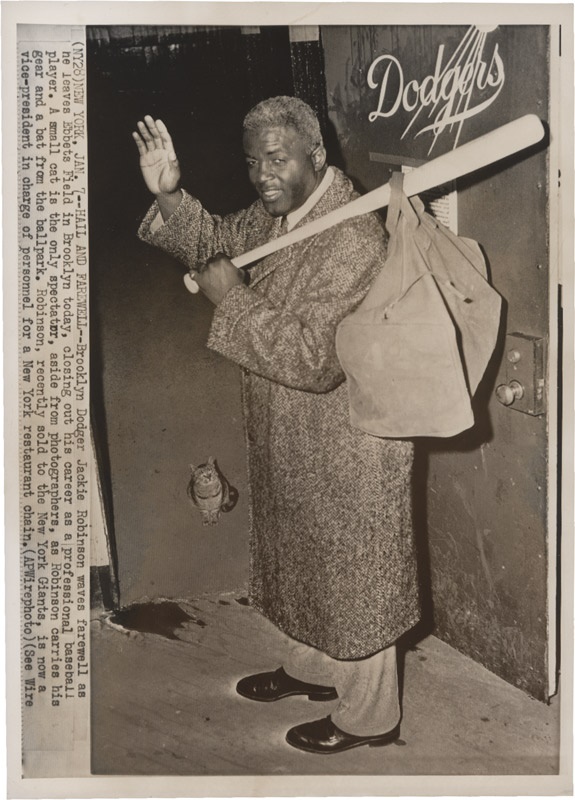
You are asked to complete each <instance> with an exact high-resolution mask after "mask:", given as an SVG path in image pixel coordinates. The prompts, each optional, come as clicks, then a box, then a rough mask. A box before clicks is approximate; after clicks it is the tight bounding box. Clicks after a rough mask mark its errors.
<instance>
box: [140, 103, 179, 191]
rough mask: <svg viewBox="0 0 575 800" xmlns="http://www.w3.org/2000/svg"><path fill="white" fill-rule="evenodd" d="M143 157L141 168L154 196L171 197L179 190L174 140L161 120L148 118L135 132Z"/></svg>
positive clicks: (145, 118)
mask: <svg viewBox="0 0 575 800" xmlns="http://www.w3.org/2000/svg"><path fill="white" fill-rule="evenodd" d="M132 136H133V138H134V141H135V142H136V145H137V146H138V152H139V154H140V169H141V170H142V175H143V178H144V181H145V182H146V186H147V187H148V189H149V190H150V192H152V194H154V195H156V196H158V195H171V194H173V193H174V192H177V191H178V189H179V187H180V177H181V173H180V166H179V164H178V158H177V156H176V152H175V150H174V145H173V143H172V137H171V136H170V134H169V133H168V129H167V128H166V126H165V125H164V123H163V122H162V120H161V119H157V120H154V119H153V118H152V117H150V116H149V115H146V116H145V117H144V121H143V122H141V121H140V122H138V130H137V131H134V132H133V133H132Z"/></svg>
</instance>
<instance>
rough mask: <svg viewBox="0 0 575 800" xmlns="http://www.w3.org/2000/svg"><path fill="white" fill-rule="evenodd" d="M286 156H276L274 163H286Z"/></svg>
mask: <svg viewBox="0 0 575 800" xmlns="http://www.w3.org/2000/svg"><path fill="white" fill-rule="evenodd" d="M285 163H286V161H285V158H274V164H285Z"/></svg>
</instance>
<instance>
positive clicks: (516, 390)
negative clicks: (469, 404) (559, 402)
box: [495, 333, 547, 417]
mask: <svg viewBox="0 0 575 800" xmlns="http://www.w3.org/2000/svg"><path fill="white" fill-rule="evenodd" d="M545 344H546V342H545V339H543V338H541V337H537V336H528V335H526V334H524V333H509V334H507V336H506V337H505V356H504V360H503V364H502V365H501V370H502V372H503V371H504V375H505V382H503V383H500V384H499V385H498V386H497V388H496V390H495V396H496V397H497V400H498V401H499V402H500V403H501V404H502V405H504V406H507V407H508V408H511V409H513V410H514V411H522V412H523V413H524V414H531V415H532V416H535V417H538V416H540V415H541V414H544V413H545V411H546V399H547V392H546V385H545V383H546V379H545V375H546V347H545Z"/></svg>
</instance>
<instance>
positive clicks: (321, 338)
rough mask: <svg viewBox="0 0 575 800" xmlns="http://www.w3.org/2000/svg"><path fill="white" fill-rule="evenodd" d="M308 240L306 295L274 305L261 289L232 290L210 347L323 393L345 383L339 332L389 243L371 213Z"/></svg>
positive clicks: (273, 376) (274, 378)
mask: <svg viewBox="0 0 575 800" xmlns="http://www.w3.org/2000/svg"><path fill="white" fill-rule="evenodd" d="M310 242H311V244H310V245H309V246H308V247H306V248H305V249H304V252H303V254H302V255H301V256H300V255H299V254H298V257H302V258H306V259H310V263H312V264H313V269H311V270H309V274H310V279H309V282H308V285H307V288H306V289H305V291H303V292H300V293H299V294H298V295H297V297H296V298H295V299H294V298H290V299H289V301H287V302H281V301H280V302H278V303H274V302H271V301H270V300H269V299H268V298H266V297H265V296H264V295H263V294H262V293H260V292H258V290H257V286H256V287H254V288H253V289H250V288H249V287H247V286H236V287H234V288H232V289H230V290H229V291H228V293H227V294H226V295H225V297H224V299H223V301H222V302H221V303H220V305H219V306H218V307H217V308H216V310H215V312H214V318H213V322H212V326H211V329H210V335H209V338H208V347H210V348H212V349H213V350H216V351H217V352H219V353H220V354H221V355H223V356H225V357H226V358H229V359H231V360H232V361H235V362H236V363H237V364H239V365H240V366H242V367H245V368H247V369H249V370H250V371H251V372H254V373H256V374H258V375H260V376H262V377H264V378H267V379H269V380H271V381H275V382H276V383H280V384H282V385H284V386H288V387H291V388H294V389H299V390H302V391H309V392H316V393H321V392H328V391H331V390H332V389H335V388H336V387H337V386H338V385H339V384H340V383H342V382H343V380H344V378H345V376H344V373H343V371H342V369H341V367H340V364H339V361H338V359H337V355H336V350H335V332H336V328H337V326H338V324H339V322H340V321H341V320H342V319H343V318H344V317H345V316H346V315H347V314H348V313H349V312H350V311H352V310H353V309H354V308H356V306H357V305H358V304H359V303H360V302H361V300H362V299H363V297H364V296H365V294H366V293H367V290H368V288H369V285H370V283H371V282H372V280H373V279H374V278H375V276H376V275H377V273H378V272H379V270H380V269H381V267H382V266H383V262H384V259H385V243H384V241H383V233H382V229H381V226H380V224H379V222H377V221H376V220H375V219H374V217H373V216H372V215H369V216H367V215H366V216H363V217H361V218H357V219H355V220H350V221H349V222H344V223H340V225H338V226H337V227H335V228H332V229H331V230H329V231H326V232H325V233H323V234H319V235H318V236H316V237H314V238H313V239H312V240H310ZM280 269H281V267H280Z"/></svg>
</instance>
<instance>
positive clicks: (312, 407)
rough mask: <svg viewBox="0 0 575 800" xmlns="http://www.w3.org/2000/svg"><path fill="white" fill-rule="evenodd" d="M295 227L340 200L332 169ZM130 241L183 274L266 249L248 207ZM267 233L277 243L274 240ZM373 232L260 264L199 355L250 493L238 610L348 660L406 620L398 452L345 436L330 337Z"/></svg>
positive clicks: (185, 211) (406, 476)
mask: <svg viewBox="0 0 575 800" xmlns="http://www.w3.org/2000/svg"><path fill="white" fill-rule="evenodd" d="M335 173H336V174H335V179H334V181H333V183H332V184H331V186H330V187H329V188H328V190H327V192H326V193H325V194H324V195H323V197H321V199H320V200H319V202H318V203H317V205H316V206H314V208H313V209H312V210H311V211H310V212H309V213H308V214H307V216H306V217H304V219H303V220H302V221H301V222H300V223H299V224H305V223H306V222H309V221H311V220H312V219H316V218H317V217H319V216H323V215H324V214H326V213H328V212H329V211H332V210H333V209H334V208H337V207H339V206H341V205H344V204H345V203H347V202H349V201H350V200H352V199H353V198H354V197H355V196H356V195H355V194H354V192H353V189H352V185H351V182H350V181H349V180H348V179H347V178H346V177H345V176H344V175H343V173H341V172H340V171H339V170H335ZM157 211H158V208H157V205H156V204H154V205H153V206H152V208H151V209H150V211H149V212H148V214H147V215H146V217H145V219H144V221H143V223H142V225H141V227H140V236H141V237H142V238H143V239H144V240H146V241H148V242H150V243H152V244H154V245H156V246H159V247H161V248H162V249H164V250H165V251H167V252H168V253H171V254H172V255H174V256H176V257H178V258H179V259H181V260H182V261H183V262H184V263H185V264H187V265H188V266H190V267H191V266H196V265H197V264H198V263H199V262H204V261H205V260H206V259H207V258H208V257H209V256H210V255H213V254H214V253H215V252H218V251H221V252H224V253H226V254H227V255H228V256H230V257H234V256H236V255H239V254H240V253H242V252H245V251H246V250H250V249H252V248H254V247H256V246H257V245H259V244H263V243H264V242H266V241H268V240H269V239H270V238H271V237H272V236H274V230H277V220H276V219H274V218H273V217H271V216H270V215H269V214H268V213H267V212H266V210H265V209H264V207H263V205H262V203H261V201H259V200H258V201H257V202H256V203H254V204H253V205H252V206H250V207H249V208H248V209H246V210H244V211H241V212H238V213H235V214H231V215H228V216H226V217H223V218H221V217H216V216H212V215H210V214H208V212H206V211H205V210H204V209H203V207H202V206H201V205H200V203H199V202H198V201H197V200H195V199H194V198H192V197H190V196H189V195H188V194H185V195H184V199H183V201H182V202H181V204H180V206H179V207H178V209H177V211H176V212H175V213H174V214H173V215H172V216H171V217H170V218H169V220H168V221H167V222H166V223H165V224H164V225H163V226H162V227H160V228H159V229H158V230H157V231H155V232H154V233H151V232H150V224H151V221H152V220H153V218H154V217H155V216H156V213H157ZM276 235H277V234H276ZM385 253H386V249H385V238H384V231H383V227H382V225H381V223H380V222H379V219H378V218H377V217H376V216H375V215H371V214H370V215H364V216H361V217H357V218H355V219H352V220H349V221H346V222H343V223H340V224H339V225H338V226H336V227H334V228H332V229H330V230H328V231H325V232H324V233H321V234H318V235H316V236H314V237H312V238H310V239H307V240H305V241H303V242H300V243H298V244H295V245H292V246H291V247H288V248H286V249H284V250H281V251H279V252H277V253H274V254H273V255H271V256H268V257H267V258H265V259H263V260H262V261H261V262H259V263H258V264H257V265H256V266H255V267H253V268H252V269H251V271H250V278H251V281H250V285H249V287H248V286H237V287H234V288H232V289H231V290H230V291H229V292H228V293H227V294H226V296H225V298H224V300H223V301H222V302H221V303H220V305H219V306H218V307H217V308H216V310H215V312H214V317H213V322H212V326H211V330H210V334H209V339H208V347H210V348H212V349H214V350H216V351H218V352H219V353H221V354H222V355H224V356H226V357H227V358H229V359H231V360H232V361H234V362H236V363H237V364H239V365H240V366H241V367H242V368H243V370H242V373H243V405H244V419H245V432H246V443H247V453H248V476H249V486H250V519H251V536H250V599H251V603H252V605H253V606H255V607H256V608H257V609H259V610H260V611H261V612H262V613H263V614H264V615H265V616H266V617H268V618H269V619H270V620H271V621H272V622H273V623H275V624H276V625H277V626H278V627H279V628H280V629H281V630H283V631H284V632H285V633H287V634H289V635H290V636H291V637H293V638H294V639H297V640H299V641H302V642H305V643H306V644H309V645H312V646H314V647H316V648H319V649H320V650H322V651H324V652H325V653H327V654H328V655H330V656H332V657H334V658H340V659H356V658H362V657H365V656H368V655H371V654H372V653H374V652H376V651H377V650H380V649H382V648H383V647H387V646H388V645H390V644H392V643H393V642H394V641H395V640H396V639H397V638H398V636H400V635H401V634H402V633H404V632H405V631H406V630H408V629H409V628H410V627H412V626H413V625H414V624H415V623H416V622H417V621H418V619H419V598H418V588H417V575H416V559H415V553H414V542H413V531H412V518H411V504H412V497H411V473H412V462H413V445H412V443H411V442H408V441H402V440H393V439H379V438H377V437H373V436H370V435H369V434H366V433H363V432H361V431H359V430H356V429H353V428H352V427H351V426H350V424H349V411H348V399H347V391H346V386H345V384H344V374H343V372H342V370H341V367H340V365H339V362H338V360H337V357H336V351H335V331H336V327H337V325H338V323H339V322H340V320H341V319H342V318H343V317H344V316H345V315H346V314H347V313H349V312H350V311H351V310H352V309H354V308H355V307H356V306H357V305H358V304H359V303H360V302H361V300H362V299H363V297H364V296H365V294H366V292H367V289H368V288H369V285H370V283H371V281H372V279H373V278H374V277H375V275H376V274H377V273H378V271H379V270H380V269H381V268H382V266H383V264H384V261H385Z"/></svg>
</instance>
